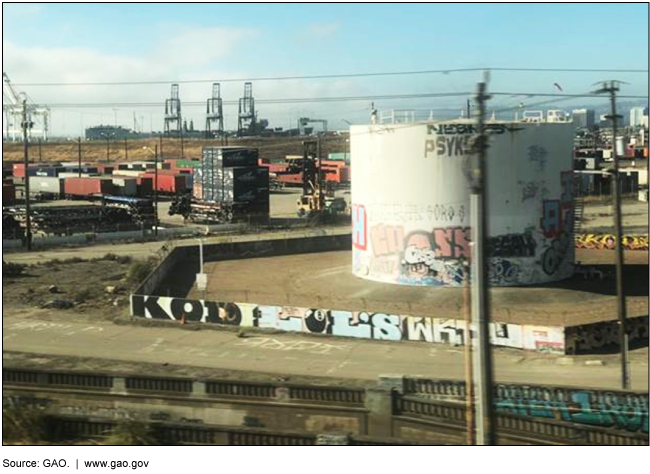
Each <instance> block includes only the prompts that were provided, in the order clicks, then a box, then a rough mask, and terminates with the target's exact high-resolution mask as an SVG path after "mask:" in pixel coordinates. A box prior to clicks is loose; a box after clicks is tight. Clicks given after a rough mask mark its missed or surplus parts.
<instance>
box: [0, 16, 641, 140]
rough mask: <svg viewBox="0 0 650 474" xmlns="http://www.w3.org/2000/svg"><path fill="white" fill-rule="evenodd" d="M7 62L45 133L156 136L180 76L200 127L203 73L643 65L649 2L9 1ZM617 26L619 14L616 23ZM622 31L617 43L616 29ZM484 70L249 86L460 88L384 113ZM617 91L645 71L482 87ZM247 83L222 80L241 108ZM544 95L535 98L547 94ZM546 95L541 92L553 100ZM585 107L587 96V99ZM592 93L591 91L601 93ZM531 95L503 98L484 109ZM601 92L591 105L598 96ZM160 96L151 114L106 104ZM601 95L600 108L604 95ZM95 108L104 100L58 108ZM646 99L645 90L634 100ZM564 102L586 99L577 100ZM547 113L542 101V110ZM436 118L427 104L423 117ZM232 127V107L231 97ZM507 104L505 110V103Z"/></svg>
mask: <svg viewBox="0 0 650 474" xmlns="http://www.w3.org/2000/svg"><path fill="white" fill-rule="evenodd" d="M2 13H3V16H2V29H3V31H2V52H3V71H4V72H6V73H7V74H8V75H9V77H10V79H11V81H12V82H13V83H15V84H16V88H17V89H19V90H24V91H26V92H27V93H28V94H29V96H30V97H31V98H32V99H33V100H34V101H35V102H37V103H39V104H53V107H52V110H53V115H52V129H53V133H54V134H59V135H78V134H79V133H81V132H82V130H83V128H85V127H87V126H91V125H97V124H100V123H105V124H111V125H112V124H114V123H117V124H118V125H122V126H126V127H129V128H132V127H133V116H134V112H135V115H136V120H137V122H139V125H138V127H142V129H143V130H144V131H149V130H150V129H151V128H153V129H154V130H160V129H161V128H162V124H163V120H162V116H163V111H164V110H163V105H162V104H164V99H165V98H166V97H168V96H169V93H170V86H171V83H172V82H174V81H176V80H180V81H182V80H196V79H202V80H207V81H208V82H204V83H198V84H181V86H180V97H181V101H184V102H187V103H189V102H200V103H201V104H199V105H197V106H192V105H189V104H188V105H187V106H185V107H183V115H184V117H186V118H187V119H188V120H189V119H192V120H194V123H195V126H196V127H197V128H203V126H204V123H205V105H203V104H205V101H206V99H207V98H208V97H209V96H210V94H211V84H210V81H211V80H216V79H234V78H259V77H277V76H306V75H327V74H356V73H367V72H396V71H421V70H448V69H457V68H498V67H504V68H573V69H575V68H587V69H640V70H647V69H648V4H647V3H646V4H614V3H610V4H593V3H590V4H143V3H140V4H123V3H120V4H87V3H86V4H84V3H68V4H7V3H3V8H2ZM617 19H618V20H617ZM613 25H617V28H616V30H615V34H614V35H613V36H612V35H611V32H612V26H613ZM482 77H483V76H482V73H481V72H479V71H473V72H457V73H447V74H419V75H410V76H389V77H360V78H337V79H312V80H291V81H257V82H256V81H253V95H254V97H255V98H256V99H257V100H265V99H280V98H303V97H341V96H376V95H393V94H420V93H438V92H442V93H458V94H459V95H458V96H457V97H444V98H420V99H409V100H403V99H402V100H394V99H393V100H388V99H382V100H377V101H375V106H376V107H377V108H378V109H379V110H390V109H414V110H417V111H418V114H425V115H431V116H433V117H442V116H443V115H445V114H450V113H454V114H456V115H457V113H456V112H455V111H456V110H458V111H460V110H461V109H462V108H464V104H465V103H466V100H467V99H468V97H467V96H466V95H463V94H464V93H472V92H473V91H475V90H476V83H477V82H478V81H480V80H481V78H482ZM608 79H619V80H623V81H625V82H627V83H628V84H625V85H623V86H622V90H621V93H622V94H629V95H642V96H647V95H648V74H647V72H645V73H642V74H632V73H622V72H616V73H614V72H601V73H592V72H590V73H576V72H552V73H549V72H511V71H508V72H505V71H492V73H491V75H490V81H489V90H491V91H503V92H517V93H519V92H521V93H558V92H559V91H558V89H557V87H556V86H554V83H557V84H559V85H560V87H561V88H562V90H563V91H564V93H567V94H582V93H586V92H589V91H592V90H594V89H595V86H594V83H596V82H597V81H601V80H608ZM123 81H162V82H163V84H156V85H128V86H127V85H120V86H106V85H103V86H74V87H73V86H65V87H62V86H56V87H44V86H33V85H32V86H28V85H21V84H25V83H39V82H40V83H42V82H48V83H52V82H55V83H58V82H123ZM243 88H244V85H243V81H235V82H226V83H222V85H221V89H222V98H223V99H224V100H225V101H236V100H237V99H238V98H239V97H241V96H242V95H243ZM542 100H543V99H542ZM547 100H548V99H547ZM586 100H587V101H592V102H594V99H586ZM599 100H600V99H598V101H599ZM538 101H541V100H540V99H537V98H533V97H528V96H518V97H512V98H508V97H503V96H497V97H495V98H493V99H492V101H491V103H490V104H489V107H491V108H492V109H496V110H501V109H510V108H511V107H515V106H516V105H518V104H519V103H522V102H523V103H524V104H525V105H526V106H528V105H530V106H533V105H534V104H535V103H536V102H538ZM598 101H596V102H594V103H593V105H594V106H596V105H602V104H600V103H599V102H598ZM133 102H138V103H142V102H145V103H150V102H156V103H158V102H159V103H160V104H161V105H160V106H158V107H133V106H114V105H111V104H124V103H133ZM370 102H371V101H370V100H362V101H348V102H340V103H339V102H337V103H298V104H295V103H294V104H262V103H258V105H257V109H258V115H259V117H260V118H267V119H268V120H269V121H270V126H272V127H284V128H290V127H295V126H296V120H297V119H298V117H301V116H307V117H311V118H324V119H327V120H328V121H329V122H330V128H332V129H342V128H345V127H346V126H347V125H346V121H347V122H352V123H355V124H360V123H367V122H368V121H369V110H370ZM601 102H603V103H605V100H604V99H603V100H602V101H601ZM77 103H102V104H104V103H105V104H107V105H106V107H104V108H79V107H74V106H73V105H69V106H67V107H61V106H56V104H77ZM639 104H640V105H645V104H647V99H644V100H640V101H639ZM561 105H562V107H564V108H566V109H567V110H570V109H571V108H573V107H574V106H582V105H588V106H590V105H592V104H591V103H586V102H585V99H575V100H573V101H563V103H562V104H561ZM546 107H547V106H546V105H544V108H546ZM431 111H432V112H431ZM224 112H225V115H226V128H229V129H233V128H236V117H237V106H236V105H227V106H225V110H224ZM508 113H510V112H508Z"/></svg>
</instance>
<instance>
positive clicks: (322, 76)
mask: <svg viewBox="0 0 650 474" xmlns="http://www.w3.org/2000/svg"><path fill="white" fill-rule="evenodd" d="M481 71H503V72H522V73H527V72H537V73H539V72H544V73H551V72H554V73H557V72H570V73H595V72H598V73H626V74H640V73H646V74H647V73H648V70H647V69H604V68H516V67H471V68H455V69H429V70H416V71H387V72H386V71H384V72H362V73H344V74H319V75H307V76H289V75H286V76H263V77H240V78H213V79H208V78H204V79H179V80H142V81H103V82H16V83H13V84H14V85H16V86H22V87H67V86H126V85H131V86H135V85H155V84H171V83H174V84H198V83H208V82H247V81H248V82H251V81H258V82H262V81H301V80H314V79H346V78H360V77H382V76H386V77H389V76H412V75H426V74H452V73H466V72H481Z"/></svg>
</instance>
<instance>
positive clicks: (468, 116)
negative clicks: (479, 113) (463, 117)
mask: <svg viewBox="0 0 650 474" xmlns="http://www.w3.org/2000/svg"><path fill="white" fill-rule="evenodd" d="M471 117H472V106H471V103H470V101H469V99H467V118H468V119H469V118H471Z"/></svg>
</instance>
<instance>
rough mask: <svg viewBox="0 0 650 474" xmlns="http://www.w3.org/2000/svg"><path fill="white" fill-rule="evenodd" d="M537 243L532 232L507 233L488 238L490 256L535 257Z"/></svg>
mask: <svg viewBox="0 0 650 474" xmlns="http://www.w3.org/2000/svg"><path fill="white" fill-rule="evenodd" d="M536 248H537V243H536V242H535V238H534V237H533V234H532V233H531V232H525V233H523V234H506V235H497V236H495V237H489V238H488V239H487V250H486V251H487V254H488V255H489V256H490V257H506V258H507V257H534V256H535V249H536Z"/></svg>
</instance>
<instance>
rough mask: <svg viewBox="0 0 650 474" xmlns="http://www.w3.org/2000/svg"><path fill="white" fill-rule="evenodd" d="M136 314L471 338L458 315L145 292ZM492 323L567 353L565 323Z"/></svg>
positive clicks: (384, 336)
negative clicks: (540, 330)
mask: <svg viewBox="0 0 650 474" xmlns="http://www.w3.org/2000/svg"><path fill="white" fill-rule="evenodd" d="M461 271H462V270H461ZM131 314H132V315H133V316H138V317H146V318H152V319H165V320H177V321H179V320H181V319H182V318H183V316H185V320H186V321H188V322H201V323H216V324H225V325H230V326H241V327H257V328H267V329H275V330H281V331H291V332H304V333H310V334H328V335H332V336H346V337H356V338H366V339H379V340H390V341H422V342H435V343H447V344H455V345H462V344H464V343H465V336H464V334H465V331H466V327H465V323H464V321H457V320H454V319H440V318H428V317H422V316H406V315H397V314H391V313H382V312H376V313H373V312H367V311H344V310H331V309H322V308H297V307H290V306H273V305H258V304H253V303H222V302H214V301H204V300H188V299H184V298H171V297H159V296H143V295H131ZM490 328H491V329H490V338H491V340H492V342H493V344H495V345H499V346H506V347H516V348H521V349H533V350H537V349H539V347H538V343H539V342H540V341H542V342H546V341H548V342H549V343H553V344H556V345H557V346H556V347H555V348H553V350H554V351H556V352H560V353H562V352H564V344H563V343H562V342H561V341H563V338H564V332H563V330H562V329H561V328H548V330H547V331H545V332H544V335H543V337H541V336H539V335H535V329H534V328H535V327H533V326H518V325H514V324H502V323H498V322H493V323H490ZM470 329H471V328H470Z"/></svg>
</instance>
